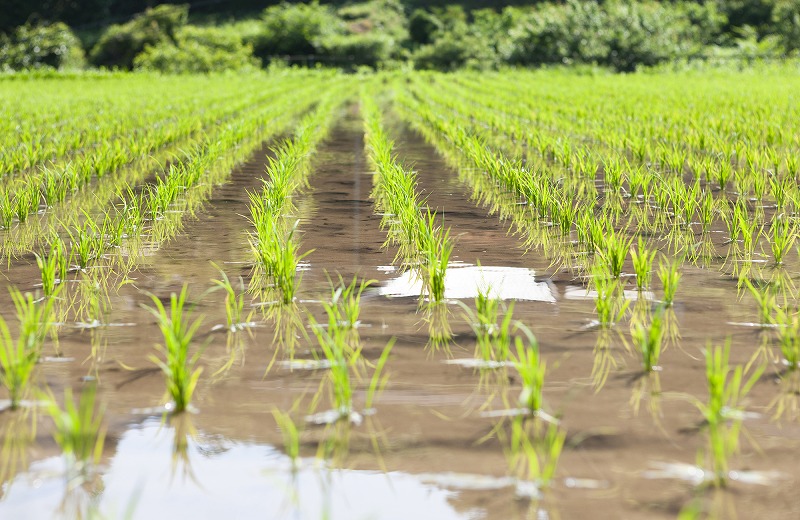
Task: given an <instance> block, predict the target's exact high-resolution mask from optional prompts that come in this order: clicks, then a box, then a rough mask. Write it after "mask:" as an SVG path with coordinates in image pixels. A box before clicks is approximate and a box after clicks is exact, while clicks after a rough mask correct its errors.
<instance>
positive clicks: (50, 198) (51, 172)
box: [41, 167, 69, 206]
mask: <svg viewBox="0 0 800 520" xmlns="http://www.w3.org/2000/svg"><path fill="white" fill-rule="evenodd" d="M68 189H69V184H68V183H67V182H66V179H65V178H64V177H63V174H62V173H61V172H60V171H58V170H57V169H56V168H48V167H44V168H42V187H41V194H42V197H43V198H44V202H45V204H47V205H48V206H52V205H54V204H55V203H57V202H61V201H63V200H64V199H65V198H67V190H68Z"/></svg>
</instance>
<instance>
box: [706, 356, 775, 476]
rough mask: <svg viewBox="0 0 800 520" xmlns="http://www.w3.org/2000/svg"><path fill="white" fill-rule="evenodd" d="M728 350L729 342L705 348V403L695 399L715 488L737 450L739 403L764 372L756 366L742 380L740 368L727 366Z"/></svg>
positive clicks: (740, 419) (740, 413)
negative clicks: (700, 417) (706, 430)
mask: <svg viewBox="0 0 800 520" xmlns="http://www.w3.org/2000/svg"><path fill="white" fill-rule="evenodd" d="M730 350H731V349H730V341H727V342H726V343H725V345H724V346H711V345H709V346H708V347H707V348H706V352H705V356H706V381H707V384H708V400H707V401H706V402H705V403H703V402H700V401H699V400H695V404H696V406H697V408H698V409H699V410H700V412H701V413H702V414H703V417H704V418H705V422H706V428H707V429H708V442H709V449H708V452H707V458H708V459H709V464H710V466H711V471H712V473H713V482H714V484H715V485H717V486H724V485H725V484H726V483H727V480H728V476H729V462H730V458H731V457H732V456H733V455H734V454H736V453H737V452H738V450H739V433H740V431H741V425H742V419H743V413H742V408H741V407H742V401H743V400H744V398H745V397H746V396H747V394H748V393H749V392H750V390H751V389H752V388H753V385H755V384H756V382H757V381H758V379H759V378H760V377H761V374H762V373H763V371H764V367H763V366H760V367H757V368H756V369H755V370H754V372H753V373H752V374H751V375H750V377H749V378H748V379H747V380H745V379H744V377H745V375H744V368H743V367H742V366H741V365H738V366H736V367H735V368H732V367H731V366H730V364H729V361H728V360H729V358H730Z"/></svg>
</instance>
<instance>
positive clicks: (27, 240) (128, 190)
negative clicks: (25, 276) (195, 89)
mask: <svg viewBox="0 0 800 520" xmlns="http://www.w3.org/2000/svg"><path fill="white" fill-rule="evenodd" d="M299 82H300V79H299V78H296V79H291V78H289V79H287V80H286V82H285V84H283V85H281V86H280V88H279V89H278V90H276V91H273V90H271V89H267V92H266V94H265V95H267V97H266V98H263V97H262V99H269V100H270V103H269V104H267V105H265V106H266V107H267V110H266V111H265V110H264V109H263V108H262V109H260V110H259V111H256V112H253V111H252V110H250V108H252V105H242V106H244V107H245V108H241V107H239V108H240V109H239V110H234V111H232V112H230V111H229V112H219V111H217V112H213V111H212V112H208V113H204V114H203V116H202V118H201V119H200V120H197V122H198V124H199V123H203V124H207V125H212V123H216V124H215V125H213V126H210V130H209V131H208V132H207V134H204V135H202V136H201V138H200V139H195V138H194V137H190V138H189V140H188V141H186V140H183V141H181V142H182V143H183V145H182V147H181V149H178V148H174V149H173V147H172V146H167V147H166V148H164V149H163V151H164V153H158V154H157V156H156V157H149V156H147V155H145V156H143V157H142V158H141V159H137V160H136V161H134V162H133V163H132V164H131V166H129V167H126V168H125V169H124V171H123V175H122V176H108V177H104V178H103V179H101V180H100V181H99V182H98V183H97V185H96V189H95V190H93V191H92V192H91V193H84V192H76V196H75V197H74V199H75V200H74V202H75V204H74V205H70V206H65V207H63V208H54V211H53V212H52V216H50V215H49V214H48V213H45V214H43V215H41V216H40V217H39V218H37V219H36V220H29V221H28V222H27V223H26V224H25V225H24V226H15V227H14V228H13V229H12V230H11V232H12V233H13V234H12V235H8V234H7V236H6V240H4V241H3V249H4V250H5V252H6V254H18V253H21V252H25V251H28V250H30V249H31V248H32V247H33V246H34V244H35V243H36V242H38V241H39V240H40V237H41V236H49V235H52V234H54V233H57V232H61V229H62V228H64V227H69V226H75V225H80V222H79V221H80V220H82V219H83V212H91V214H93V215H94V214H95V212H97V210H98V209H99V208H103V207H104V206H107V205H108V204H109V203H110V202H111V201H112V199H114V198H116V199H117V200H118V201H119V207H115V209H114V210H112V211H111V213H115V214H119V213H125V216H126V217H127V218H128V219H129V220H131V222H132V223H131V224H129V225H126V226H125V229H126V231H127V232H129V233H130V231H131V228H133V226H134V223H138V224H140V223H141V220H136V219H131V217H133V216H136V215H132V214H131V210H138V213H139V215H138V216H144V215H145V208H147V207H149V205H148V206H145V205H143V204H142V203H143V202H146V200H144V199H148V198H149V197H150V193H149V192H150V191H151V190H152V189H154V187H146V188H145V191H146V192H147V193H144V194H142V193H140V192H139V190H138V189H137V190H135V191H134V190H133V188H132V186H133V185H134V184H135V183H138V182H141V181H142V180H143V179H144V178H145V177H146V176H148V175H151V173H152V169H151V168H152V161H155V162H156V163H157V164H170V163H173V162H176V161H177V162H181V161H183V160H184V155H185V150H186V149H187V148H188V149H190V150H191V149H195V148H198V147H202V146H203V143H213V142H215V141H216V140H218V138H225V134H227V133H230V131H231V126H237V125H240V124H241V120H242V118H244V119H247V120H251V119H250V118H251V117H253V116H255V115H256V114H260V117H261V118H262V119H261V122H260V123H259V125H258V127H257V129H255V128H250V129H249V131H248V130H247V129H246V130H245V132H244V133H243V135H241V137H242V138H243V139H244V137H246V139H244V141H247V142H248V145H247V146H245V143H244V142H242V146H241V147H239V148H236V149H235V150H234V151H233V152H232V153H233V155H227V157H228V159H227V161H228V166H230V165H231V164H230V159H232V158H233V157H234V156H235V157H237V158H240V157H242V156H246V153H247V152H248V151H249V150H250V149H252V146H255V144H252V145H251V144H250V143H251V142H252V143H260V141H261V140H263V139H267V138H269V137H270V136H271V135H274V134H275V133H277V132H279V131H281V130H282V125H284V124H287V122H288V120H289V119H291V117H292V116H293V114H294V110H297V111H300V110H302V109H303V107H304V106H308V105H310V104H311V103H313V99H309V98H308V95H307V94H308V93H309V92H311V91H312V90H313V88H314V82H311V83H309V82H304V83H303V85H302V86H300V87H299V88H297V87H298V85H297V84H296V83H299ZM280 92H284V93H285V94H286V95H285V97H284V98H283V99H281V98H280V97H279V98H275V97H274V94H276V93H280ZM269 94H272V96H269ZM281 109H283V110H281ZM268 122H270V123H272V124H267V123H268ZM198 135H199V134H198ZM248 146H251V147H250V148H248ZM167 152H169V153H167ZM239 160H240V159H239ZM224 162H225V161H222V162H217V163H215V170H216V171H217V173H220V171H222V173H227V172H226V171H224V167H225V166H226V164H223V163H224ZM148 186H149V185H148ZM84 191H85V190H84ZM61 206H64V205H63V204H62V205H61ZM137 206H138V207H137ZM77 208H80V209H81V210H82V211H76V209H77ZM103 211H105V212H106V213H109V211H108V210H101V211H100V212H101V213H102V212H103ZM76 222H77V223H76ZM120 226H121V224H120ZM138 229H141V226H138Z"/></svg>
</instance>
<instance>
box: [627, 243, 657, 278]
mask: <svg viewBox="0 0 800 520" xmlns="http://www.w3.org/2000/svg"><path fill="white" fill-rule="evenodd" d="M645 246H646V244H645V242H644V240H642V237H639V242H638V244H637V246H636V249H633V248H632V249H631V259H632V260H633V272H634V273H636V288H637V289H639V290H640V291H641V290H642V289H644V288H645V287H649V286H650V279H651V278H652V277H653V260H655V257H656V251H655V250H650V249H647V248H646V247H645Z"/></svg>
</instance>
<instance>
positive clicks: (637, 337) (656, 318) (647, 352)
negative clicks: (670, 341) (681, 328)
mask: <svg viewBox="0 0 800 520" xmlns="http://www.w3.org/2000/svg"><path fill="white" fill-rule="evenodd" d="M663 337H664V307H662V306H659V308H658V309H657V310H656V312H655V313H654V314H653V316H652V318H651V319H650V323H649V324H647V325H645V324H644V323H642V322H639V323H636V324H635V325H634V327H633V330H631V338H632V339H633V343H634V345H636V347H637V348H638V350H639V353H640V354H641V355H642V368H643V369H644V371H645V372H652V371H654V370H660V367H659V366H658V359H659V357H661V343H662V338H663Z"/></svg>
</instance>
